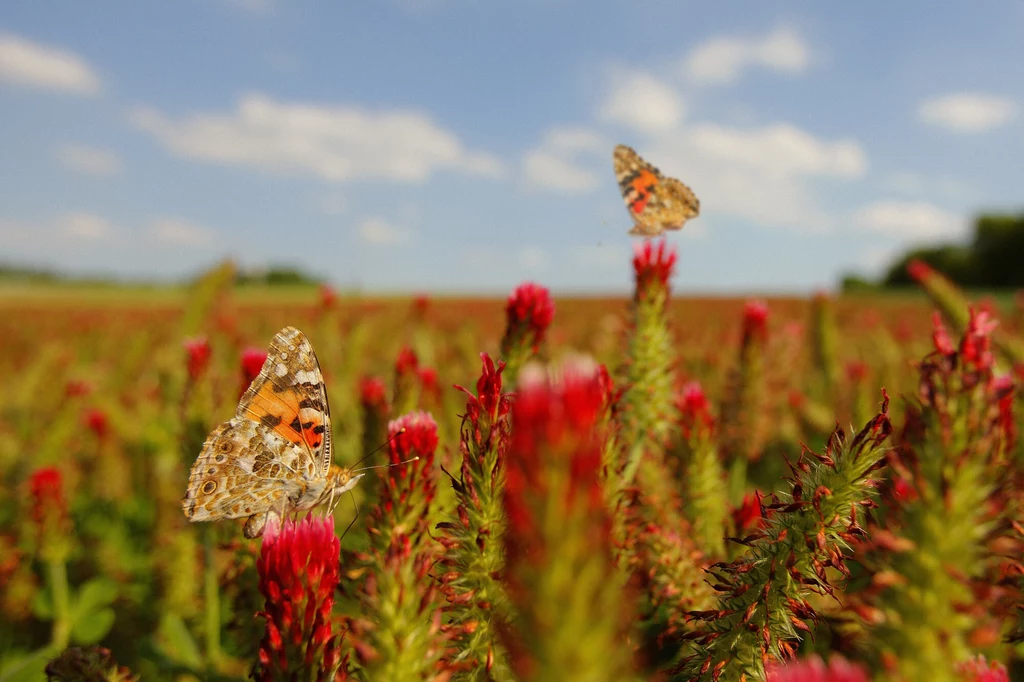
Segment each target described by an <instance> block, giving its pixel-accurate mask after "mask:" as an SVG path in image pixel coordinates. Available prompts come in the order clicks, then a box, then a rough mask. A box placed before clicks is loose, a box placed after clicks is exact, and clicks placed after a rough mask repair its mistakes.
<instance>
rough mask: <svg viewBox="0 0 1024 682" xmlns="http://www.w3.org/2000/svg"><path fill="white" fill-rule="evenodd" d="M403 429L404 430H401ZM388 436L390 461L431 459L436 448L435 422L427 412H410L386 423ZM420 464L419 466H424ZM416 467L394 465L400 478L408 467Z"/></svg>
mask: <svg viewBox="0 0 1024 682" xmlns="http://www.w3.org/2000/svg"><path fill="white" fill-rule="evenodd" d="M403 429H404V432H403ZM388 437H389V438H390V439H391V444H390V453H391V463H392V464H397V463H398V462H401V461H403V460H407V459H412V458H413V457H419V458H420V460H421V462H422V461H423V460H424V459H425V458H426V459H430V460H431V461H433V458H434V450H436V449H437V422H435V421H434V418H433V417H431V416H430V414H429V413H427V412H422V411H421V412H410V413H409V414H403V415H402V416H401V417H399V418H398V419H393V420H391V422H390V423H389V424H388ZM424 466H425V465H424V464H420V466H419V468H424ZM415 468H417V467H411V468H406V467H396V468H395V469H394V470H395V471H397V472H398V475H399V476H400V477H402V478H404V477H405V473H406V472H408V471H409V470H410V469H415Z"/></svg>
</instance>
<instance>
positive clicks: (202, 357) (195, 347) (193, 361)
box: [184, 337, 211, 382]
mask: <svg viewBox="0 0 1024 682" xmlns="http://www.w3.org/2000/svg"><path fill="white" fill-rule="evenodd" d="M184 345H185V353H186V355H187V363H188V365H187V366H188V376H189V379H190V380H192V381H193V382H194V381H198V380H199V378H200V377H202V376H203V374H204V373H205V372H206V368H207V366H209V364H210V352H211V351H210V342H209V341H207V340H206V338H205V337H198V338H195V339H189V340H188V341H185V344H184Z"/></svg>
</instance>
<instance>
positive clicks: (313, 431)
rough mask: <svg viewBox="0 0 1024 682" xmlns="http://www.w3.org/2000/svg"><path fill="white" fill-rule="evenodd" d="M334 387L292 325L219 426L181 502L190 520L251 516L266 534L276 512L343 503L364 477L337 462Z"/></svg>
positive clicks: (252, 528)
mask: <svg viewBox="0 0 1024 682" xmlns="http://www.w3.org/2000/svg"><path fill="white" fill-rule="evenodd" d="M332 457H333V452H332V447H331V417H330V408H329V406H328V403H327V389H326V386H325V385H324V380H323V375H322V374H321V373H320V366H319V363H318V362H317V359H316V354H315V353H314V352H313V348H312V346H311V345H310V343H309V340H308V339H306V337H305V335H304V334H303V333H302V332H300V331H299V330H298V329H295V328H293V327H286V328H284V329H282V330H281V331H280V332H278V333H277V334H276V335H275V336H274V339H273V340H272V341H271V344H270V350H269V352H268V353H267V360H266V362H265V363H264V365H263V368H262V369H261V370H260V373H259V375H258V376H257V377H256V379H255V380H253V382H252V385H251V386H249V389H248V390H247V391H246V392H245V394H243V396H242V398H241V400H240V401H239V403H238V410H237V412H236V414H235V416H234V418H232V419H231V420H229V421H227V422H224V423H223V424H221V425H220V426H218V427H217V428H216V429H214V430H213V431H212V432H211V433H210V435H209V436H208V437H207V439H206V442H205V443H204V444H203V449H202V451H201V452H200V453H199V456H198V457H197V458H196V461H195V463H194V464H193V465H192V471H191V473H190V475H189V481H188V489H187V491H186V493H185V497H184V499H182V501H181V505H182V509H183V510H184V512H185V516H186V517H188V519H189V520H190V521H214V520H217V519H239V518H246V519H248V520H247V522H246V524H245V529H244V533H245V536H246V537H249V538H253V537H259V536H260V535H261V534H262V532H263V526H264V525H265V524H266V521H267V519H268V517H269V515H270V514H276V515H278V516H281V517H283V516H285V515H287V514H291V513H296V512H301V511H306V510H309V509H312V508H314V507H316V506H318V505H320V504H323V503H325V502H328V501H330V500H333V499H337V497H338V496H339V495H341V493H344V492H346V491H348V490H351V489H352V487H353V486H355V484H356V483H357V482H358V480H359V479H360V478H362V476H363V474H353V473H352V472H351V471H350V470H348V469H345V468H343V467H338V466H334V465H333V464H332Z"/></svg>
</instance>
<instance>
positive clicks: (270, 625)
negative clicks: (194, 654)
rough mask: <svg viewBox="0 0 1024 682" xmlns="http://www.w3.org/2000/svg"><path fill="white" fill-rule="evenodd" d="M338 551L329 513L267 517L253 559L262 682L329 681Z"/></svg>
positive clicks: (334, 667) (334, 655)
mask: <svg viewBox="0 0 1024 682" xmlns="http://www.w3.org/2000/svg"><path fill="white" fill-rule="evenodd" d="M340 550H341V545H340V542H339V541H338V537H337V536H336V535H335V534H334V520H333V517H330V516H326V517H321V516H314V515H312V514H311V515H309V516H307V517H306V518H304V519H303V520H301V521H297V522H296V521H292V520H286V521H284V522H283V523H282V522H281V521H279V520H278V519H277V517H276V516H273V515H271V518H270V520H269V521H268V522H267V526H266V530H265V532H264V534H263V544H262V546H261V548H260V556H259V558H258V559H257V560H256V571H257V573H258V574H259V589H260V592H261V593H262V594H263V597H264V599H265V600H266V601H265V606H264V610H263V611H262V612H261V613H260V614H258V615H261V616H262V617H263V618H264V619H265V620H266V631H265V633H264V636H263V639H262V640H261V641H260V646H259V667H260V670H259V673H258V675H257V679H258V680H261V681H270V680H275V681H276V680H286V679H294V678H293V677H291V676H292V675H295V674H296V673H298V672H299V671H303V672H304V673H306V674H305V675H301V677H303V678H304V679H325V680H326V679H334V675H335V674H336V673H337V672H338V669H339V668H340V666H341V663H342V658H341V650H340V640H341V638H340V637H339V636H335V635H334V632H333V623H332V620H331V610H332V609H333V608H334V591H335V589H336V588H337V585H338V580H339V577H340V566H339V562H338V556H339V553H340Z"/></svg>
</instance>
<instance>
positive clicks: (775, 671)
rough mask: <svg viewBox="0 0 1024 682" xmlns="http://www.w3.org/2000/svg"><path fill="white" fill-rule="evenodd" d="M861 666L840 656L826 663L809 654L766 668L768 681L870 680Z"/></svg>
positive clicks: (839, 681)
mask: <svg viewBox="0 0 1024 682" xmlns="http://www.w3.org/2000/svg"><path fill="white" fill-rule="evenodd" d="M870 680H871V678H870V677H869V676H868V673H867V671H866V670H865V669H864V668H862V667H861V666H859V665H857V664H855V663H850V662H849V661H847V660H846V659H845V658H843V657H842V656H833V657H832V658H831V659H830V660H829V662H828V664H827V665H826V664H825V662H824V661H822V660H821V658H819V657H818V656H810V657H809V658H803V659H799V660H795V661H790V662H788V663H784V664H782V665H773V666H770V667H769V669H768V682H870Z"/></svg>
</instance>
